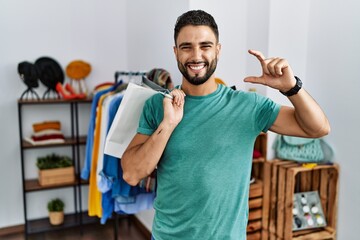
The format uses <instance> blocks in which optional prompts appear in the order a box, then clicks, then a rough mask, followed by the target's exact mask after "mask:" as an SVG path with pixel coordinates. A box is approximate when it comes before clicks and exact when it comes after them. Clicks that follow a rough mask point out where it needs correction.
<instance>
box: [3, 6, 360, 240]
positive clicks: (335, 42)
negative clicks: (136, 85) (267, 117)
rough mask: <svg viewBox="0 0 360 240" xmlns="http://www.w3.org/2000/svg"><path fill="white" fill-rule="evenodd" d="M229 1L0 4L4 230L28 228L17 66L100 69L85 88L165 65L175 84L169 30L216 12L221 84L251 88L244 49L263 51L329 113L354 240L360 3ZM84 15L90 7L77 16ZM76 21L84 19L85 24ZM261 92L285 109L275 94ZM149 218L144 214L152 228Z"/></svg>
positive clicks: (345, 219) (346, 222)
mask: <svg viewBox="0 0 360 240" xmlns="http://www.w3.org/2000/svg"><path fill="white" fill-rule="evenodd" d="M168 2H171V4H170V3H168ZM225 2H226V3H225ZM225 2H221V4H220V3H218V1H215V0H210V1H205V0H191V1H180V0H178V1H166V0H161V1H160V0H157V1H155V0H154V1H152V3H151V4H150V3H149V1H146V0H142V1H141V0H135V1H125V0H123V1H107V3H106V4H103V3H102V2H100V1H96V0H92V1H86V4H85V0H84V1H75V2H74V1H71V2H70V1H69V0H65V2H64V0H63V1H52V2H51V5H50V4H49V3H47V1H45V0H43V1H41V0H37V1H35V0H33V1H31V4H30V2H29V3H27V1H25V0H23V1H21V0H13V1H10V0H8V1H5V0H0V33H1V36H2V37H1V42H0V81H2V82H3V85H4V87H3V92H2V94H1V95H0V99H1V101H0V106H1V109H0V110H1V112H2V113H5V115H2V116H8V117H1V119H0V123H1V124H0V125H1V126H2V127H1V133H2V134H1V136H0V150H1V165H2V166H6V167H2V168H0V176H1V180H2V181H0V189H1V191H2V195H1V198H0V212H1V213H2V214H1V216H5V217H0V228H1V227H4V226H11V225H17V224H21V223H23V215H22V214H23V213H22V195H21V189H20V186H21V181H20V180H21V178H20V161H19V159H20V154H19V139H18V127H17V111H16V99H17V98H18V97H19V96H20V94H21V93H22V91H23V90H25V85H24V84H23V83H21V81H20V80H19V78H18V76H17V73H16V66H17V63H18V62H20V61H22V60H29V61H31V60H35V59H36V58H37V57H40V56H42V55H49V56H53V57H55V58H56V59H58V60H59V62H60V63H61V64H62V65H66V64H67V63H68V62H69V61H71V60H73V59H74V58H80V57H81V58H84V59H87V60H88V61H89V62H90V63H92V65H93V68H94V70H93V73H92V74H91V76H90V77H89V79H88V80H89V81H88V82H89V85H93V84H94V83H95V82H98V81H102V80H112V78H113V73H114V71H115V70H119V69H120V70H123V69H129V70H141V69H143V70H146V69H149V68H152V67H164V68H166V69H168V70H169V71H170V72H171V73H172V75H173V78H174V81H175V82H176V83H179V82H180V75H179V73H178V70H177V67H176V62H175V59H174V56H173V53H172V46H173V26H174V23H175V20H176V17H177V16H178V15H179V14H180V13H182V12H184V11H186V10H187V9H198V8H202V9H204V10H208V11H209V12H211V13H212V14H213V15H214V17H215V18H216V20H217V22H218V25H219V28H220V42H221V43H222V45H223V47H222V49H223V51H222V55H221V57H220V62H219V66H218V72H217V76H218V77H221V78H222V79H223V80H225V81H226V82H227V83H228V84H229V85H237V86H238V88H241V89H245V90H246V89H247V88H248V86H246V85H244V84H243V83H242V79H243V78H244V77H245V76H246V75H253V74H258V73H259V68H258V67H259V66H258V65H257V62H256V60H254V59H253V58H252V57H251V56H248V54H247V53H246V50H247V49H248V48H254V49H259V50H262V51H263V52H264V54H265V55H267V56H282V57H286V58H287V59H288V60H289V62H290V63H291V66H292V68H293V70H294V71H295V73H296V74H297V75H299V76H300V77H301V78H302V80H303V81H304V87H305V88H306V89H307V90H308V91H309V92H310V93H311V95H312V96H313V97H314V98H315V99H316V100H317V101H318V102H319V103H320V105H321V106H322V107H323V109H324V110H325V112H326V113H327V115H328V117H329V120H330V122H331V125H332V132H331V134H330V135H329V136H328V137H327V139H328V141H329V142H330V143H331V144H332V145H333V146H334V147H335V150H336V161H337V162H339V163H340V166H341V175H340V198H339V220H338V232H339V233H338V239H357V236H356V235H357V234H356V227H357V225H358V223H359V221H358V220H357V216H358V215H359V214H360V210H359V209H358V208H355V207H354V206H355V204H356V203H358V202H360V191H359V187H358V186H357V182H358V181H359V174H357V172H358V169H360V165H359V161H358V155H359V154H358V152H357V150H356V149H357V147H356V143H357V142H358V141H357V135H359V134H360V130H359V128H358V127H357V125H358V124H357V123H358V122H360V121H359V120H360V112H359V107H358V106H357V103H358V99H357V98H358V95H359V94H358V93H359V89H360V86H359V85H360V83H359V79H360V76H359V75H360V72H359V71H358V67H357V66H358V65H359V64H358V61H357V58H358V56H359V55H360V46H359V44H358V43H359V42H360V20H359V17H358V16H357V11H358V9H360V2H358V1H357V0H331V1H329V0H327V1H325V0H317V1H310V0H305V1H304V0H302V1H300V0H296V1H291V2H289V1H286V0H267V1H251V0H243V1H235V0H232V1H231V0H226V1H225ZM66 6H72V7H73V8H69V7H66ZM79 8H82V9H84V10H82V11H80V12H78V10H76V9H79ZM29 9H31V11H30V10H29ZM45 9H46V11H45ZM139 13H141V14H139ZM76 19H82V20H81V23H79V22H75V20H76ZM78 21H79V20H78ZM57 29H60V30H57ZM124 32H125V33H126V34H124ZM143 40H144V41H143ZM166 49H168V50H166ZM258 89H259V90H258V91H259V92H260V93H263V94H266V95H268V96H269V97H271V98H273V99H274V100H275V101H278V102H280V103H283V104H288V101H287V99H286V98H284V97H282V96H281V95H280V94H279V93H278V92H277V91H273V90H269V89H266V88H261V87H260V88H258ZM29 118H30V116H29ZM29 122H31V119H30V120H29ZM270 146H271V142H270V143H269V148H270ZM151 214H152V213H151V212H150V214H149V213H147V212H144V213H141V214H139V216H140V218H141V219H142V221H144V222H145V224H147V226H148V227H150V226H151V222H150V221H151V217H152V215H151Z"/></svg>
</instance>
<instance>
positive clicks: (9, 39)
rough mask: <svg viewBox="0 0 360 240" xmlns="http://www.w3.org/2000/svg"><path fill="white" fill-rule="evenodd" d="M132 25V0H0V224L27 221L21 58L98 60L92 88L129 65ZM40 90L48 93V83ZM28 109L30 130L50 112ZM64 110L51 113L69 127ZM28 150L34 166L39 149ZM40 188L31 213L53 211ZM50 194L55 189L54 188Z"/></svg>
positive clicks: (64, 61)
mask: <svg viewBox="0 0 360 240" xmlns="http://www.w3.org/2000/svg"><path fill="white" fill-rule="evenodd" d="M126 29H127V22H126V1H117V0H107V1H106V4H104V2H103V1H99V0H79V1H71V0H61V1H60V0H53V1H46V0H32V1H26V0H1V1H0V35H1V40H0V83H1V84H2V91H1V95H0V99H1V100H0V111H1V113H2V114H1V118H0V125H1V135H0V152H1V157H0V159H1V160H0V161H1V166H2V167H1V168H0V176H1V181H0V189H1V197H0V213H1V217H0V228H1V227H6V226H12V225H17V224H22V223H23V222H24V219H23V218H24V216H23V204H22V190H21V186H22V185H21V167H20V147H19V132H18V119H17V117H18V115H17V104H16V101H17V99H18V98H19V97H20V95H21V93H22V92H23V91H24V90H25V89H26V86H25V84H23V83H22V81H21V80H20V78H19V76H18V74H17V64H18V63H19V62H21V61H24V60H27V61H30V62H34V61H35V60H36V59H37V58H39V57H42V56H50V57H52V58H54V59H56V60H57V61H58V62H59V63H60V65H61V66H62V67H63V68H65V67H66V65H67V64H68V63H69V62H70V61H72V60H75V59H83V60H86V61H88V62H89V63H90V64H91V65H92V72H91V74H90V76H89V77H88V78H87V79H86V82H87V84H88V87H89V89H91V88H93V86H94V85H95V84H96V83H100V82H104V81H114V72H115V71H116V70H124V69H125V70H126V69H127V59H126V58H127V48H126V44H127V39H126ZM35 90H36V91H37V92H38V93H39V94H40V95H41V96H42V93H43V91H44V87H43V86H41V87H40V88H38V89H35ZM35 113H37V114H35ZM25 114H26V115H25V116H26V119H25V121H26V124H25V126H24V128H25V129H24V130H25V133H26V134H30V131H31V129H30V128H31V123H33V122H34V121H37V120H39V119H42V120H46V119H45V118H49V116H47V115H46V114H45V115H44V111H38V110H36V109H35V110H34V111H33V112H32V111H31V110H30V112H29V111H28V112H26V113H25ZM85 114H86V113H85ZM61 115H62V112H61V110H60V112H58V113H56V114H54V116H50V117H58V116H59V118H61V119H64V125H65V126H64V129H67V127H66V126H68V124H69V123H67V122H66V120H65V119H66V116H61ZM84 125H86V122H85V123H84V124H83V126H84ZM83 129H87V126H85V128H83ZM57 151H62V150H61V149H60V150H57ZM64 151H66V150H64ZM41 153H43V152H41ZM26 154H27V155H26V156H27V157H28V156H29V155H30V156H29V158H30V160H29V159H27V160H29V161H28V162H26V164H27V165H29V168H30V169H31V166H33V163H34V161H35V160H34V159H35V158H36V154H34V153H33V151H31V152H29V151H26ZM45 154H46V153H45ZM32 170H33V171H28V172H27V174H28V175H29V176H30V177H31V176H34V175H35V174H36V172H35V171H36V169H35V168H33V169H32ZM36 194H38V195H36ZM36 194H34V193H32V194H31V195H30V198H31V199H32V200H34V201H32V203H33V204H34V203H36V204H34V205H32V206H31V207H30V210H29V211H30V212H29V216H30V217H34V218H35V217H39V216H44V215H46V214H47V211H46V205H44V203H46V199H47V198H49V197H48V196H45V195H44V192H41V193H36ZM50 194H53V195H55V193H53V191H52V192H51V193H50ZM64 195H66V194H64ZM71 201H72V200H71V199H66V203H69V204H67V206H68V207H67V208H66V210H67V211H70V210H71V205H72V204H71Z"/></svg>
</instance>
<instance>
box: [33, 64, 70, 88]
mask: <svg viewBox="0 0 360 240" xmlns="http://www.w3.org/2000/svg"><path fill="white" fill-rule="evenodd" d="M35 66H36V68H37V70H38V73H39V79H40V81H41V83H43V84H44V85H45V86H46V87H48V88H49V89H52V90H56V89H55V87H56V84H57V83H58V82H60V83H63V82H64V79H65V76H64V72H63V70H62V68H61V66H60V64H59V63H58V62H57V61H56V60H55V59H52V58H50V57H40V58H38V59H37V60H36V61H35Z"/></svg>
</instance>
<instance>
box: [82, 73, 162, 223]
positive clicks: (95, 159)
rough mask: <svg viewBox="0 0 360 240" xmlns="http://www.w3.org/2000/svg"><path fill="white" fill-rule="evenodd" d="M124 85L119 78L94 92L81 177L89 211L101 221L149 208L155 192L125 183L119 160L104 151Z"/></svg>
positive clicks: (90, 214)
mask: <svg viewBox="0 0 360 240" xmlns="http://www.w3.org/2000/svg"><path fill="white" fill-rule="evenodd" d="M139 76H141V75H139ZM126 86H127V84H126V83H124V81H122V80H121V81H117V83H115V84H114V85H113V86H110V87H109V88H106V89H102V90H100V91H98V92H96V93H95V94H94V97H93V102H92V107H91V116H90V123H89V128H88V136H87V143H86V153H85V163H84V167H83V169H82V171H81V178H82V179H85V180H89V196H88V214H89V216H97V217H99V218H101V221H100V222H101V223H102V224H105V223H106V220H107V219H109V218H110V217H111V216H112V213H113V212H116V213H119V214H134V213H137V212H139V211H141V210H145V209H149V208H152V206H153V201H154V198H155V195H154V193H149V192H147V191H146V189H145V188H141V187H140V186H136V187H133V186H130V185H129V184H127V183H126V182H125V181H124V180H123V178H122V169H121V165H120V159H119V158H115V157H112V156H109V155H106V154H104V153H103V149H104V143H105V139H106V135H107V133H108V131H109V129H110V126H111V123H112V121H113V119H114V117H115V115H116V112H117V109H118V108H119V106H120V104H121V100H122V97H123V91H122V90H124V89H125V88H126Z"/></svg>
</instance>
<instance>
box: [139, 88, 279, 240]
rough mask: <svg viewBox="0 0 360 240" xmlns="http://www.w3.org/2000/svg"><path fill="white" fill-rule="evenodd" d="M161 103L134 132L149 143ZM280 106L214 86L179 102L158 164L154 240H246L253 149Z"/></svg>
mask: <svg viewBox="0 0 360 240" xmlns="http://www.w3.org/2000/svg"><path fill="white" fill-rule="evenodd" d="M162 102H163V96H162V95H160V94H156V95H154V96H153V97H151V98H150V99H148V100H147V102H146V103H145V106H144V110H143V113H142V116H141V118H140V123H139V128H138V132H139V133H142V134H146V135H151V134H152V133H153V132H154V131H155V130H156V129H157V127H158V125H159V124H160V122H161V121H162V119H163V104H162ZM279 109H280V106H279V105H278V104H276V103H274V102H273V101H271V100H270V99H268V98H265V97H263V96H261V95H258V94H256V93H248V92H242V91H235V90H233V89H231V88H229V87H226V86H223V85H218V88H217V90H216V91H215V92H213V93H211V94H209V95H206V96H189V95H187V96H186V97H185V106H184V117H183V119H182V120H181V122H180V123H179V125H178V126H177V127H176V129H175V130H174V132H173V133H172V135H171V137H170V139H169V142H168V144H167V145H166V148H165V150H164V153H163V155H162V157H161V159H160V161H159V164H158V171H157V173H158V175H157V183H158V185H157V192H156V199H155V203H154V208H155V217H154V223H153V228H152V234H153V236H154V237H155V239H156V240H178V239H179V240H191V239H194V240H199V239H201V240H207V239H212V240H213V239H221V240H230V239H231V240H243V239H244V240H245V239H246V226H247V219H248V198H249V197H248V195H249V181H250V174H251V166H252V154H253V146H254V141H255V139H256V137H257V136H258V135H259V134H260V132H262V131H263V132H266V131H267V130H268V129H269V128H270V127H271V125H272V124H273V123H274V121H275V119H276V117H277V115H278V112H279Z"/></svg>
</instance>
